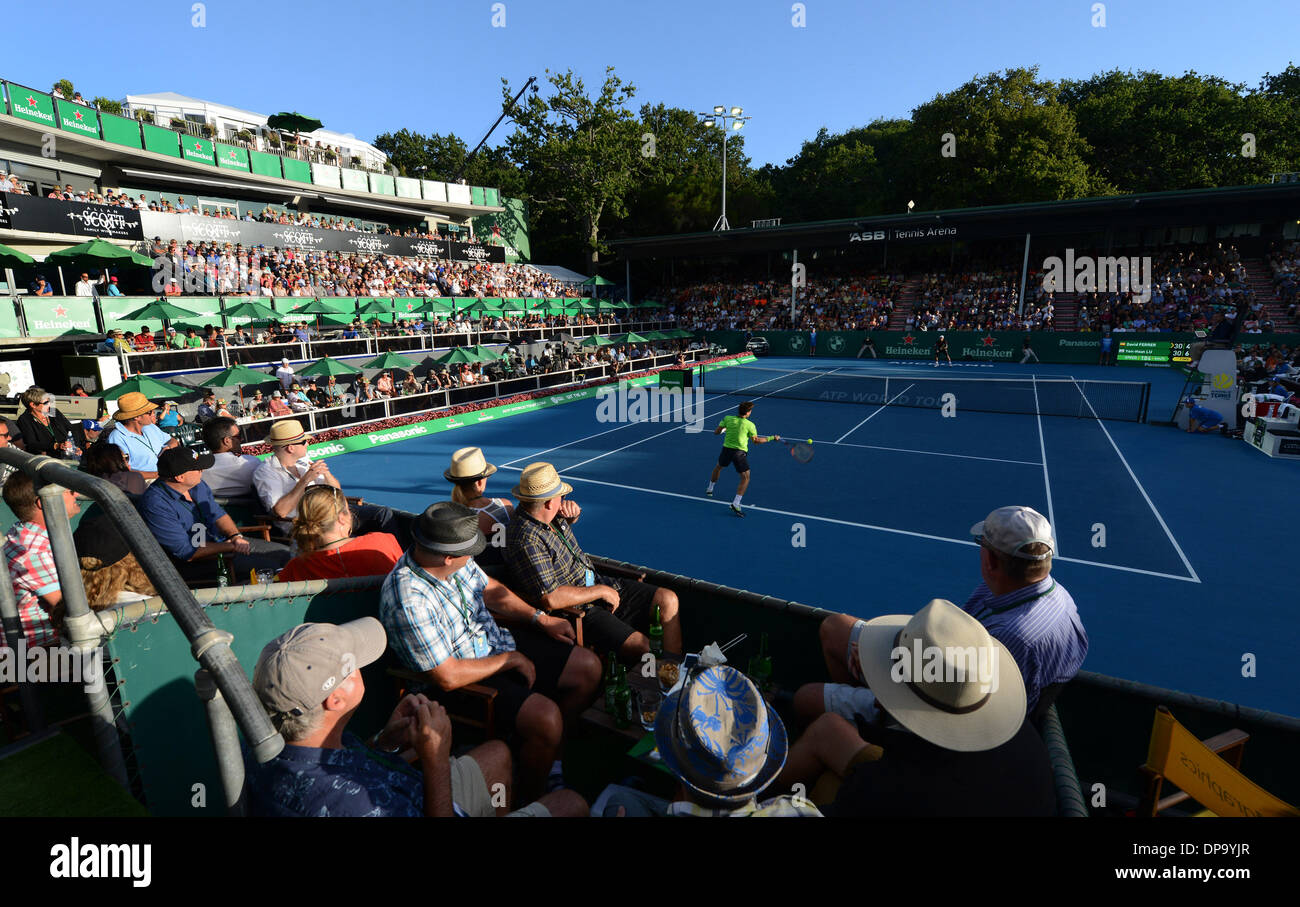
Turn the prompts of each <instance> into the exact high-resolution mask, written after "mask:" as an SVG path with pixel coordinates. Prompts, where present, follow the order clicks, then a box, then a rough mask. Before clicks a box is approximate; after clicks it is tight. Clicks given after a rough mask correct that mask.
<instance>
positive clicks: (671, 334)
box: [664, 328, 695, 340]
mask: <svg viewBox="0 0 1300 907" xmlns="http://www.w3.org/2000/svg"><path fill="white" fill-rule="evenodd" d="M664 336H665V337H667V338H669V339H673V338H681V339H683V340H686V339H688V338H691V337H694V336H695V335H694V334H692V333H691V332H690V331H683V330H682V329H681V328H673V329H672V330H671V331H664Z"/></svg>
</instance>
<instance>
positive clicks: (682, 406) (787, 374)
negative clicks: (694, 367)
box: [502, 366, 829, 468]
mask: <svg viewBox="0 0 1300 907" xmlns="http://www.w3.org/2000/svg"><path fill="white" fill-rule="evenodd" d="M810 368H811V366H810ZM808 370H809V369H806V368H805V369H800V370H799V371H797V372H784V373H782V374H780V375H777V376H776V377H775V378H768V379H767V381H760V382H758V384H756V385H754V386H755V387H757V386H759V385H761V384H767V382H768V381H777V380H779V379H781V378H789V377H790V376H791V375H792V374H793V375H802V374H807V372H808ZM822 374H829V373H822ZM814 377H816V376H814ZM800 383H802V382H800ZM613 386H617V385H613ZM791 386H793V385H791ZM764 396H767V394H764ZM705 405H706V406H707V404H705ZM685 408H686V404H685V403H682V404H680V405H679V406H676V407H674V408H673V409H671V410H669V411H668V412H667V413H666V414H665V413H660V416H661V417H662V416H664V415H669V416H671V415H672V414H673V413H675V412H677V411H678V410H679V409H685ZM726 408H727V407H725V406H724V407H723V409H726ZM721 411H722V410H718V412H721ZM715 415H716V414H715ZM705 417H706V418H707V417H708V413H705ZM661 421H664V420H662V419H661ZM647 424H653V423H649V422H624V423H623V424H622V425H615V426H614V427H613V428H607V429H605V430H604V431H598V432H596V433H595V434H594V435H587V436H586V437H585V438H575V439H574V440H572V441H565V442H564V443H563V444H557V445H555V446H554V447H548V448H546V450H539V451H537V453H533V454H528V455H527V456H523V457H515V458H514V459H513V460H510V461H509V462H507V463H504V464H502V467H503V468H504V467H506V466H510V465H511V464H513V463H518V462H519V461H520V460H533V459H535V458H537V457H540V456H541V455H542V454H548V453H551V452H552V451H556V450H563V449H564V448H566V447H568V446H570V445H572V444H581V443H582V442H583V441H590V440H591V439H592V438H599V437H600V436H601V435H607V434H609V433H610V432H615V431H622V430H623V429H625V428H631V427H632V426H633V425H647ZM656 437H658V436H657V435H656ZM621 449H622V448H620V450H621ZM611 452H612V451H611ZM570 468H572V467H570Z"/></svg>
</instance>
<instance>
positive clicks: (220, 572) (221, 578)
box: [217, 554, 230, 589]
mask: <svg viewBox="0 0 1300 907" xmlns="http://www.w3.org/2000/svg"><path fill="white" fill-rule="evenodd" d="M229 585H230V575H229V574H228V573H226V556H225V555H224V554H218V555H217V586H218V587H219V588H221V589H224V588H226V586H229Z"/></svg>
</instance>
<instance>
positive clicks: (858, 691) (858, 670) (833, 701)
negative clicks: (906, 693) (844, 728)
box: [822, 620, 876, 721]
mask: <svg viewBox="0 0 1300 907" xmlns="http://www.w3.org/2000/svg"><path fill="white" fill-rule="evenodd" d="M866 628H867V622H866V621H865V620H859V621H857V622H855V623H854V624H853V629H852V630H851V631H849V644H848V647H847V648H846V649H845V652H844V660H845V664H846V666H847V667H848V671H849V676H850V677H852V678H853V680H854V682H853V683H828V684H826V685H825V686H824V688H823V690H824V692H823V694H822V704H823V706H824V707H825V709H826V711H828V712H832V713H834V714H836V715H839V716H840V717H841V718H846V719H848V720H849V721H853V720H854V717H855V716H859V715H860V716H862V717H863V718H865V719H867V720H871V719H872V717H873V716H874V714H875V711H876V695H875V694H874V693H872V692H871V691H870V690H869V689H867V688H866V686H864V684H865V683H866V680H865V679H864V678H863V676H862V667H861V665H860V664H859V659H858V641H859V639H861V637H862V631H863V630H865V629H866Z"/></svg>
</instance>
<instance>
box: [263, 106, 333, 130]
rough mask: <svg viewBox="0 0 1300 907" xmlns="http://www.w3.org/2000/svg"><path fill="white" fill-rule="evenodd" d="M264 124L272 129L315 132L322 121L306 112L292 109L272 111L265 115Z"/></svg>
mask: <svg viewBox="0 0 1300 907" xmlns="http://www.w3.org/2000/svg"><path fill="white" fill-rule="evenodd" d="M266 125H268V126H270V127H271V128H272V129H291V130H293V131H294V132H315V131H316V130H317V129H320V128H321V126H322V123H321V121H320V120H318V119H316V118H315V117H309V116H307V115H306V114H303V113H298V111H296V110H295V111H293V112H292V113H286V112H283V111H282V112H280V113H273V114H271V116H269V117H267V120H266Z"/></svg>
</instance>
